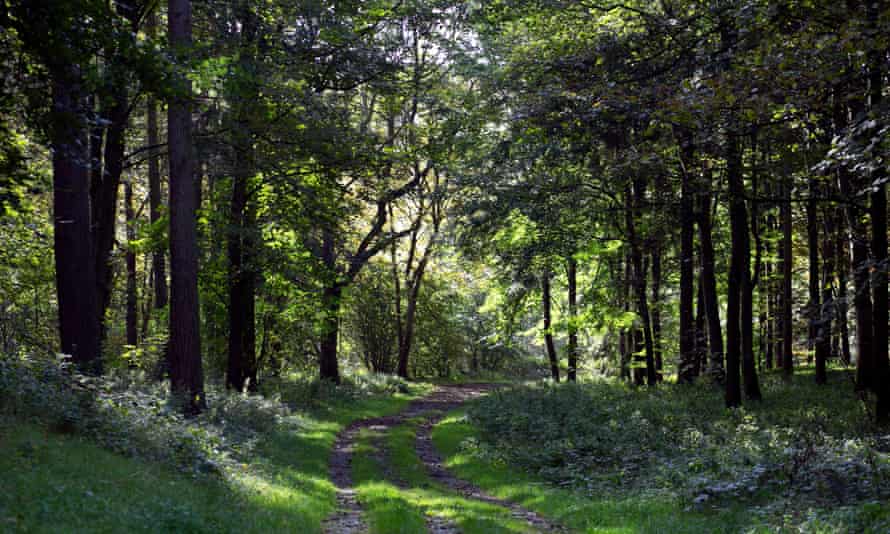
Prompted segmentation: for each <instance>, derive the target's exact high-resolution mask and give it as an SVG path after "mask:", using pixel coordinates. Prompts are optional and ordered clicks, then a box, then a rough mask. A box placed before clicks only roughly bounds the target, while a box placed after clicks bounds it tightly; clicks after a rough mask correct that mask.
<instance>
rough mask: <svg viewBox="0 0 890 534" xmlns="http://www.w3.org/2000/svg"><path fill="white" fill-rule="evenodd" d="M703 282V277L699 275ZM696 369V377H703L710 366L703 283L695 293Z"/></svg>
mask: <svg viewBox="0 0 890 534" xmlns="http://www.w3.org/2000/svg"><path fill="white" fill-rule="evenodd" d="M699 280H701V275H699ZM695 295H696V297H695V368H694V374H695V376H696V377H698V376H701V373H702V370H703V369H705V368H706V367H707V364H708V331H707V328H706V326H705V324H706V321H707V319H706V318H705V292H704V291H703V290H702V285H701V283H699V284H698V289H697V290H696V292H695Z"/></svg>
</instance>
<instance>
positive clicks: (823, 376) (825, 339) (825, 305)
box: [816, 211, 837, 384]
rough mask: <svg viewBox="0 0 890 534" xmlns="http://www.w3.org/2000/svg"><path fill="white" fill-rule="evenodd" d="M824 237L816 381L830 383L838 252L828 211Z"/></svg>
mask: <svg viewBox="0 0 890 534" xmlns="http://www.w3.org/2000/svg"><path fill="white" fill-rule="evenodd" d="M824 234H825V235H824V237H823V239H822V246H823V254H822V256H823V257H822V288H821V289H822V302H821V306H820V308H819V322H818V324H817V331H816V383H817V384H826V383H828V374H827V371H826V362H827V360H828V357H829V355H830V353H831V332H832V328H831V323H832V316H833V315H834V313H833V312H834V310H835V309H836V306H835V303H834V297H833V295H832V285H833V284H832V280H833V279H834V271H835V263H836V258H837V254H836V251H835V235H834V217H833V214H832V213H830V211H829V212H827V213H826V214H825V223H824Z"/></svg>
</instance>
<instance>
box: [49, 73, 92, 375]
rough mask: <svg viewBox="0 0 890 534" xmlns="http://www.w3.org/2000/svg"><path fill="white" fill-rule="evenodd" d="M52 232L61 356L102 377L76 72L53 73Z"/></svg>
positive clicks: (82, 110) (84, 141)
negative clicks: (69, 356)
mask: <svg viewBox="0 0 890 534" xmlns="http://www.w3.org/2000/svg"><path fill="white" fill-rule="evenodd" d="M52 76H53V84H52V112H53V114H52V118H53V124H52V126H53V128H52V147H53V156H52V165H53V227H54V240H55V241H54V251H55V266H56V297H57V300H58V307H59V336H60V340H61V351H62V353H63V354H70V355H71V357H72V360H73V361H74V363H75V364H76V365H77V366H78V368H79V369H80V370H81V371H82V372H85V373H92V374H99V373H101V372H102V359H101V354H100V352H99V345H100V341H99V338H100V332H99V330H100V321H101V319H100V315H99V306H98V302H97V300H96V291H95V287H96V279H95V276H96V274H95V273H96V267H95V256H94V255H93V244H92V235H91V233H90V175H89V165H88V163H87V162H88V159H89V148H88V142H89V141H88V136H87V126H86V124H85V121H84V117H85V112H86V109H85V106H84V103H85V99H84V96H83V78H82V75H81V71H80V67H79V66H77V65H73V64H68V65H63V66H60V67H58V68H56V69H54V71H53V73H52Z"/></svg>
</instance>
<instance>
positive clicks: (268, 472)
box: [0, 386, 428, 532]
mask: <svg viewBox="0 0 890 534" xmlns="http://www.w3.org/2000/svg"><path fill="white" fill-rule="evenodd" d="M427 390H428V387H426V386H420V387H417V388H415V390H414V393H413V394H412V395H405V394H397V395H393V396H386V397H377V398H364V399H358V400H350V401H346V400H338V401H331V402H328V403H325V404H324V405H323V406H321V407H318V408H317V409H315V410H313V411H311V412H308V413H306V414H304V416H303V417H302V418H301V422H302V424H301V425H300V426H299V428H297V429H295V430H289V431H286V432H283V431H273V432H271V433H267V434H264V435H262V436H261V442H260V443H259V444H258V446H257V449H256V453H257V454H255V455H253V456H252V458H251V460H250V461H249V463H245V464H241V466H240V469H235V470H234V471H232V472H229V473H227V475H226V479H225V480H222V479H216V478H212V477H197V478H196V477H193V476H187V475H184V474H180V473H177V472H175V471H173V470H172V469H171V468H169V467H166V466H163V465H159V464H152V463H149V462H147V461H144V460H140V459H138V458H126V457H123V456H119V455H116V454H113V453H111V452H108V451H107V450H104V449H102V448H100V447H99V446H97V445H96V444H95V443H93V442H92V441H90V440H89V439H87V438H86V437H83V436H78V435H60V434H54V433H52V432H49V431H47V430H46V429H45V428H44V427H42V426H39V425H37V424H34V423H23V422H22V421H21V420H16V419H11V418H8V419H3V420H0V423H2V425H0V428H2V429H3V430H0V473H3V477H2V481H0V531H7V530H12V531H25V532H62V531H64V532H124V531H126V532H158V531H175V532H319V531H320V523H321V521H322V520H323V519H324V518H325V517H326V516H327V515H328V514H330V513H331V512H332V511H333V510H334V508H335V506H336V498H335V488H334V486H333V484H332V483H331V482H330V480H329V479H328V459H329V457H330V452H331V448H332V447H333V443H334V439H335V437H336V434H337V432H339V431H340V430H341V429H342V428H343V427H344V426H345V425H347V424H348V423H349V422H351V421H353V420H356V419H360V418H365V417H376V416H380V415H385V414H391V413H395V412H398V411H399V410H400V409H402V408H403V407H404V405H405V404H406V403H407V402H408V401H409V400H410V399H411V398H413V397H415V396H417V395H418V394H422V393H424V392H426V391H427Z"/></svg>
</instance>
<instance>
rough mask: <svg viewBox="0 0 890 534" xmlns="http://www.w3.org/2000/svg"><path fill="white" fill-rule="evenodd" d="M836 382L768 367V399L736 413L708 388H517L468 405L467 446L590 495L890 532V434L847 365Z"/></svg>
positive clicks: (598, 385)
mask: <svg viewBox="0 0 890 534" xmlns="http://www.w3.org/2000/svg"><path fill="white" fill-rule="evenodd" d="M830 378H831V381H832V383H833V385H831V386H827V387H819V386H816V385H815V384H814V383H813V377H812V375H808V374H806V373H799V375H798V376H796V377H795V378H794V380H793V381H792V382H790V383H785V382H784V381H783V380H782V379H781V378H780V377H779V376H777V375H766V376H765V377H764V379H763V384H762V386H763V390H764V391H763V392H764V398H765V400H764V401H762V402H759V403H747V404H746V405H745V406H744V407H743V408H741V409H737V410H727V409H725V408H724V406H723V401H722V396H721V392H720V391H718V390H717V389H715V388H713V387H711V386H707V385H697V386H688V387H683V386H678V385H665V386H662V387H659V388H655V389H646V388H639V389H633V388H629V387H627V386H625V385H623V384H619V383H616V382H609V381H597V382H592V383H586V384H579V385H573V384H565V385H557V386H554V385H548V384H541V385H537V386H534V387H525V388H518V389H513V390H509V391H505V392H498V393H494V394H492V395H489V396H488V397H486V398H484V399H482V400H480V401H479V402H478V403H475V404H474V405H473V406H472V407H471V408H470V409H469V411H468V419H469V421H470V422H471V423H472V424H473V425H474V426H475V427H476V428H478V429H479V439H478V440H472V439H470V440H467V441H465V442H464V444H463V447H464V449H465V450H466V451H469V452H471V453H472V454H474V455H476V456H479V457H482V458H485V459H486V460H488V461H489V462H492V463H495V464H498V463H500V464H503V465H509V466H514V467H519V468H521V469H523V470H525V471H526V472H528V473H531V474H533V475H534V476H536V477H540V478H542V479H543V480H546V481H547V482H549V483H550V484H552V485H554V486H558V487H564V488H572V489H573V490H574V491H576V492H582V493H587V494H590V495H603V494H609V495H627V496H630V495H652V496H657V495H663V496H665V497H667V498H672V499H679V500H680V502H681V503H684V504H683V506H684V507H685V508H686V509H687V510H700V509H717V508H720V507H725V506H729V505H733V506H735V505H738V504H739V503H742V504H745V505H746V506H749V507H750V509H751V511H752V512H753V513H754V514H755V515H756V516H757V517H758V518H759V519H757V518H755V523H756V522H757V521H758V520H762V521H763V522H764V524H766V523H768V524H772V525H775V524H785V523H789V524H794V525H805V526H807V528H808V529H809V530H812V531H820V530H821V529H822V528H823V526H825V525H829V527H825V528H829V530H830V529H831V528H830V526H831V525H836V524H838V523H837V522H838V521H840V522H841V523H842V524H844V525H847V526H849V525H854V524H855V525H860V524H861V523H863V520H862V517H863V514H864V516H867V517H869V518H870V519H868V520H865V523H867V524H868V526H867V528H866V530H867V529H876V530H875V531H881V529H885V530H886V529H888V528H890V514H888V507H887V506H886V505H884V504H880V503H885V502H886V499H887V498H888V497H890V456H888V454H887V453H888V452H890V436H887V435H885V434H884V433H885V432H886V431H882V430H881V429H878V428H875V427H874V426H873V425H872V424H871V423H870V422H869V419H868V414H867V413H866V411H865V410H864V409H863V407H862V405H861V404H860V402H859V401H858V400H857V398H856V396H855V395H854V394H853V393H852V391H851V387H850V382H849V376H848V375H847V373H845V372H843V371H835V372H833V373H832V375H831V377H830ZM838 518H840V519H838ZM820 525H821V526H820ZM845 528H847V527H845ZM851 528H853V527H851ZM854 530H856V529H855V528H854ZM860 530H861V529H860Z"/></svg>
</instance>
